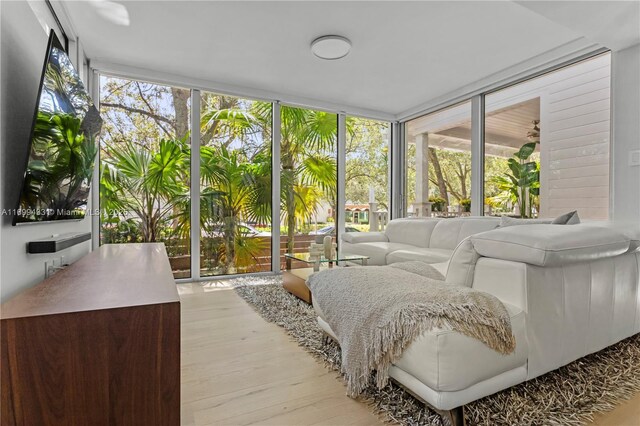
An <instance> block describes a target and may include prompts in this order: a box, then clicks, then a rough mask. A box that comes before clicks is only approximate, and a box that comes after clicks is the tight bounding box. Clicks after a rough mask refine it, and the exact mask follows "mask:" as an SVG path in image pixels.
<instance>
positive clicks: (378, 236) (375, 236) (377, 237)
mask: <svg viewBox="0 0 640 426" xmlns="http://www.w3.org/2000/svg"><path fill="white" fill-rule="evenodd" d="M342 241H346V242H348V243H351V244H358V243H374V242H388V241H389V239H388V238H387V235H386V234H385V233H384V232H344V233H343V234H342Z"/></svg>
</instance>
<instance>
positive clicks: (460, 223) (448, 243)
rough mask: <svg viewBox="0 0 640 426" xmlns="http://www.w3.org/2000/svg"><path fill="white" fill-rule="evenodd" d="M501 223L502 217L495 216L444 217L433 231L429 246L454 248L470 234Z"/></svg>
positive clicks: (493, 227) (487, 229) (486, 229)
mask: <svg viewBox="0 0 640 426" xmlns="http://www.w3.org/2000/svg"><path fill="white" fill-rule="evenodd" d="M499 224H500V219H498V218H495V217H465V218H456V219H442V220H440V221H438V223H437V224H436V226H435V228H434V229H433V232H432V233H431V240H430V242H429V247H431V248H440V249H449V250H453V249H455V248H456V246H457V245H458V243H460V241H462V240H464V239H465V238H467V237H468V236H470V235H473V234H477V233H480V232H485V231H489V230H491V229H495V228H497V227H498V225H499Z"/></svg>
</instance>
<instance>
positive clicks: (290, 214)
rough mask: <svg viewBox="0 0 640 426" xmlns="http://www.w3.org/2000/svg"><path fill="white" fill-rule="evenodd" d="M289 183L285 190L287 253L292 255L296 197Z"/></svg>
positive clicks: (291, 171) (290, 171) (291, 172)
mask: <svg viewBox="0 0 640 426" xmlns="http://www.w3.org/2000/svg"><path fill="white" fill-rule="evenodd" d="M287 172H289V173H290V174H293V170H287ZM290 182H291V185H289V187H288V188H287V253H289V254H293V248H294V246H295V233H296V199H295V196H296V195H295V191H294V189H293V179H291V180H290Z"/></svg>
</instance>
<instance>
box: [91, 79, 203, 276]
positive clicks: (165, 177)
mask: <svg viewBox="0 0 640 426" xmlns="http://www.w3.org/2000/svg"><path fill="white" fill-rule="evenodd" d="M190 96H191V91H190V90H188V89H182V88H178V87H169V86H165V85H159V84H152V83H148V82H144V81H136V80H127V79H122V78H114V77H108V76H102V77H101V78H100V112H101V115H102V118H103V119H104V125H103V128H102V134H101V138H100V213H101V214H100V242H101V243H102V244H105V243H132V242H164V243H165V245H166V248H167V252H168V254H169V258H170V261H171V267H172V270H173V273H174V276H175V277H176V278H188V277H190V276H191V267H190V264H191V260H190V244H189V232H190V209H189V176H190V168H189V155H190V134H189V132H190V124H189V123H190Z"/></svg>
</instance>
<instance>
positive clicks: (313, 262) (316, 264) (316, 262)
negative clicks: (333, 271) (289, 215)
mask: <svg viewBox="0 0 640 426" xmlns="http://www.w3.org/2000/svg"><path fill="white" fill-rule="evenodd" d="M284 257H285V259H286V262H287V271H288V270H291V262H292V261H293V260H297V261H299V262H303V263H306V264H307V265H309V266H313V271H314V272H318V271H319V270H320V265H322V264H327V265H328V266H329V267H330V268H331V267H333V265H334V264H336V263H338V262H360V265H362V266H367V261H368V260H369V256H361V255H359V254H347V253H337V255H336V256H334V257H333V258H331V259H328V258H326V257H325V256H324V255H321V256H312V255H311V253H309V252H304V253H293V254H289V253H285V255H284Z"/></svg>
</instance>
